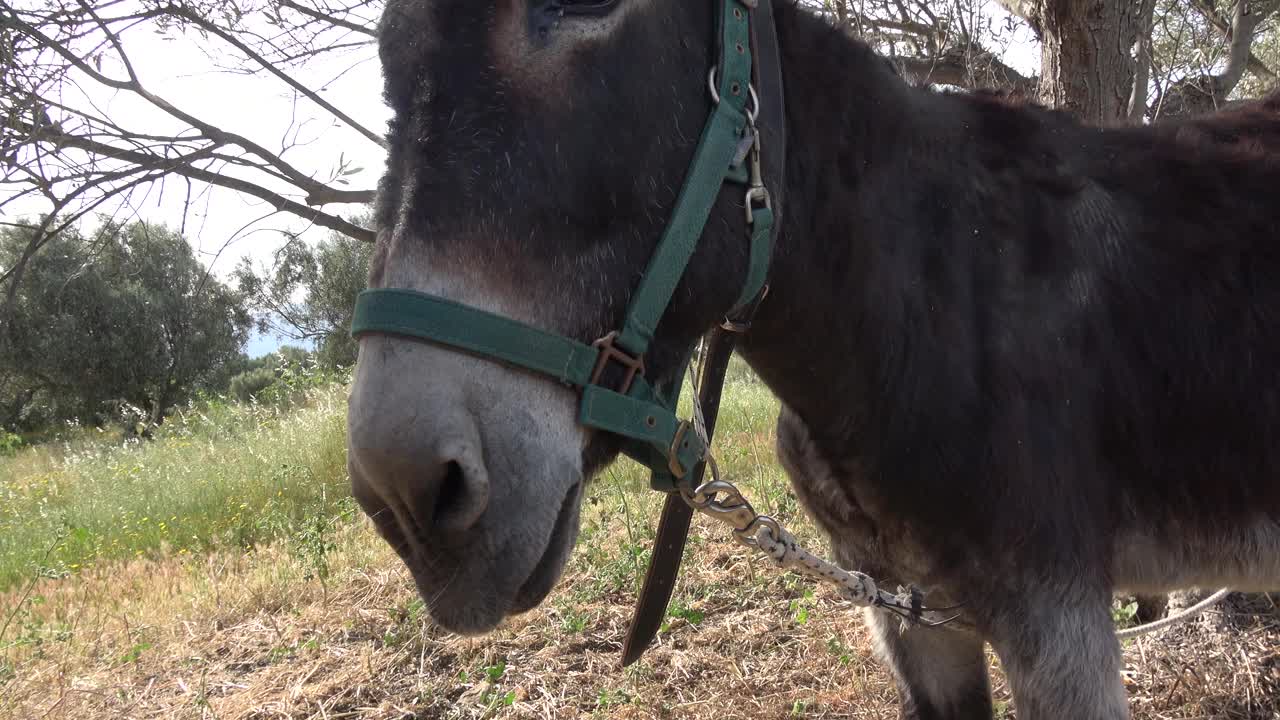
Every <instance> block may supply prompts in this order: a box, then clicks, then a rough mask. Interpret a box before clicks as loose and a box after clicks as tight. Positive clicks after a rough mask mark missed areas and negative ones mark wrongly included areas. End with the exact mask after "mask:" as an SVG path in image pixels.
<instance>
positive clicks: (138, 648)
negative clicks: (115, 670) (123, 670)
mask: <svg viewBox="0 0 1280 720" xmlns="http://www.w3.org/2000/svg"><path fill="white" fill-rule="evenodd" d="M150 649H151V643H148V642H143V643H136V644H134V646H133V647H131V648H129V651H128V652H126V653H125V654H124V655H121V656H120V664H121V665H128V664H130V663H136V662H138V660H140V659H141V658H142V653H144V652H146V651H147V650H150Z"/></svg>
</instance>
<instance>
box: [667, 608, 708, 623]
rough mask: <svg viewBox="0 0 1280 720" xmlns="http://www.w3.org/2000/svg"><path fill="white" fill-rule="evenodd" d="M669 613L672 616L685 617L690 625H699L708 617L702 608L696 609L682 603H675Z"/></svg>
mask: <svg viewBox="0 0 1280 720" xmlns="http://www.w3.org/2000/svg"><path fill="white" fill-rule="evenodd" d="M667 614H668V615H670V616H671V617H675V618H683V619H684V620H685V621H686V622H688V623H689V624H690V625H697V624H699V623H701V622H702V620H703V618H704V617H706V613H704V612H702V611H701V610H694V609H692V608H689V607H687V606H685V605H683V604H680V603H677V604H675V605H673V606H672V608H671V610H670V611H669V612H668V613H667Z"/></svg>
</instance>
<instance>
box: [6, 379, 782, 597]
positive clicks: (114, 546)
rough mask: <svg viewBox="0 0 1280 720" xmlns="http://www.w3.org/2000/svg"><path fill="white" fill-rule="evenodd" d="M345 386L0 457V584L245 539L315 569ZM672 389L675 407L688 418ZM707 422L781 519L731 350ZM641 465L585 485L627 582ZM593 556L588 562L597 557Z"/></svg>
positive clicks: (342, 459)
mask: <svg viewBox="0 0 1280 720" xmlns="http://www.w3.org/2000/svg"><path fill="white" fill-rule="evenodd" d="M346 393H347V386H346V385H345V384H342V383H332V384H329V385H325V386H321V387H316V388H312V389H310V390H306V391H305V392H303V393H302V394H301V395H299V397H298V398H296V399H295V402H291V403H283V402H282V403H278V404H264V405H258V404H250V405H244V404H237V403H228V402H226V401H222V400H212V401H204V402H201V403H197V404H193V405H192V406H191V407H189V408H186V409H185V410H183V411H182V412H180V413H178V414H177V415H175V416H174V417H172V418H171V419H169V420H168V421H167V422H166V423H165V424H164V425H163V426H162V428H161V430H160V432H159V434H158V436H157V438H155V439H154V440H151V441H136V440H135V441H125V440H122V439H121V438H120V436H119V435H118V434H114V433H109V432H104V433H97V432H96V431H93V430H85V429H73V430H72V431H70V432H66V433H63V437H62V438H61V439H60V440H58V441H56V442H49V443H45V444H42V445H37V446H34V447H27V448H23V449H21V450H18V451H17V452H16V454H14V455H12V456H10V457H0V592H3V591H4V590H7V589H11V588H13V587H15V586H19V585H21V584H22V583H24V582H25V581H28V580H30V579H31V578H33V577H36V576H40V577H60V576H64V575H67V574H72V573H76V572H78V571H79V570H81V569H83V568H86V567H88V566H90V565H92V564H94V563H98V562H101V561H109V560H117V559H124V558H129V557H137V556H146V555H154V556H156V557H159V556H161V555H165V554H187V553H201V552H204V551H207V550H210V549H215V548H226V547H244V548H249V547H253V546H255V545H258V544H260V543H264V542H269V541H274V540H279V539H288V540H289V541H290V542H291V543H293V544H295V545H298V546H299V549H300V551H301V552H303V553H304V554H306V555H307V556H308V557H312V558H314V561H315V572H316V574H317V575H318V576H320V577H321V579H323V577H324V573H325V570H324V557H325V554H326V552H327V551H328V547H327V545H326V540H325V538H326V533H327V532H328V529H329V528H330V527H331V526H332V524H333V523H335V522H340V521H341V520H342V519H344V518H350V517H352V516H353V514H354V505H353V503H352V500H351V498H350V489H349V487H348V484H347V475H346V447H345V418H346ZM691 395H692V394H691V392H690V391H689V390H688V388H687V387H686V390H685V392H684V393H683V395H682V398H681V404H680V413H681V416H682V417H690V416H691V413H692V402H691ZM724 398H725V401H724V403H723V405H722V407H721V412H720V418H719V421H718V423H717V428H716V441H715V445H714V446H715V449H716V458H717V461H718V464H719V467H720V469H721V471H722V473H723V476H724V477H725V479H729V480H732V481H733V482H735V483H737V484H738V485H739V487H740V488H741V489H742V490H743V492H744V493H747V495H748V497H749V498H750V500H751V502H752V503H753V505H754V506H755V508H756V510H757V512H761V513H770V514H775V515H779V516H781V517H792V516H793V515H794V514H795V511H796V509H797V508H796V505H795V501H794V498H793V497H792V496H791V495H790V493H789V492H788V491H787V483H786V481H785V478H784V477H783V475H782V471H781V469H780V468H779V467H778V465H777V464H776V463H775V462H774V461H773V446H772V430H773V424H774V421H775V419H776V417H777V412H778V404H777V401H776V400H775V399H774V397H773V396H772V394H770V392H769V391H768V389H767V388H766V387H765V386H764V385H763V384H762V383H760V382H759V381H758V380H756V379H755V377H754V376H753V375H752V374H751V373H750V371H749V370H748V369H747V368H746V365H745V364H744V363H742V361H741V360H740V359H738V358H734V361H733V364H732V365H731V368H730V373H729V379H728V382H727V384H726V388H725V393H724ZM647 488H648V471H647V470H646V469H645V468H643V467H641V466H639V465H637V464H636V463H633V462H631V461H629V460H626V459H623V460H620V461H619V462H617V463H615V464H614V465H613V466H612V467H610V468H609V469H608V470H606V472H605V473H604V475H603V476H602V477H601V478H600V479H599V481H597V482H596V483H594V484H593V485H592V489H591V492H592V498H593V502H595V503H597V504H599V503H604V507H602V508H601V510H602V512H601V513H599V514H598V515H594V516H593V514H588V517H592V520H589V521H588V522H587V527H586V528H584V535H585V537H586V538H589V537H590V536H591V535H592V533H593V531H598V530H600V529H602V528H603V526H604V525H606V524H612V523H615V522H621V523H625V526H626V528H627V543H626V547H622V548H610V550H611V551H613V552H612V553H611V554H613V555H614V557H613V558H611V559H610V560H611V561H610V562H609V563H607V565H608V566H609V567H611V568H612V571H613V572H615V573H616V574H617V575H618V576H619V577H627V578H630V579H631V580H632V581H633V582H636V583H638V582H639V581H640V579H641V578H642V577H643V571H644V567H645V564H646V563H647V562H648V552H649V545H650V540H652V536H653V527H654V523H655V522H656V516H657V511H658V508H659V507H660V503H661V501H662V496H661V495H660V494H658V493H650V492H644V491H645V490H646V489H647ZM600 559H602V558H597V560H600Z"/></svg>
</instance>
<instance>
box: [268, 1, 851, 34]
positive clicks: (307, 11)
mask: <svg viewBox="0 0 1280 720" xmlns="http://www.w3.org/2000/svg"><path fill="white" fill-rule="evenodd" d="M841 1H842V2H843V0H841ZM280 7H287V8H289V9H290V10H296V11H297V12H300V13H302V14H303V15H306V16H307V17H311V18H315V19H316V20H322V21H324V22H327V23H329V24H330V25H333V26H335V27H340V28H346V29H347V30H350V31H352V32H358V33H364V34H365V35H368V36H369V37H377V36H378V35H377V33H376V32H374V30H373V29H372V28H368V27H364V26H361V25H357V24H355V23H353V22H350V21H347V20H344V19H342V18H339V17H336V16H334V15H327V14H325V13H322V12H320V11H318V10H312V9H311V8H309V7H304V6H302V5H299V4H298V3H296V2H293V0H281V1H280Z"/></svg>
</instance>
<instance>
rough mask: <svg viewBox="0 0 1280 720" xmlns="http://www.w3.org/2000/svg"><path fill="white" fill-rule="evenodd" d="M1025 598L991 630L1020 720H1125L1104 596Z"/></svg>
mask: <svg viewBox="0 0 1280 720" xmlns="http://www.w3.org/2000/svg"><path fill="white" fill-rule="evenodd" d="M1093 595H1096V597H1091V598H1089V599H1081V598H1080V597H1079V596H1076V597H1070V596H1058V597H1047V596H1044V595H1040V596H1038V597H1034V598H1033V597H1024V598H1022V600H1023V601H1024V604H1022V605H1021V606H1020V608H1017V609H1015V610H1014V612H1012V613H1002V615H1003V616H1004V620H1003V621H1002V622H999V623H996V624H995V625H994V626H993V628H992V637H991V644H992V646H993V647H994V648H995V650H996V653H997V654H998V655H999V656H1000V661H1001V664H1002V665H1003V666H1004V670H1005V674H1006V675H1007V676H1008V678H1009V686H1010V689H1011V690H1012V691H1013V706H1014V710H1015V712H1016V713H1017V715H1018V720H1067V719H1068V718H1069V719H1070V720H1127V718H1128V717H1129V705H1128V700H1127V698H1126V694H1125V690H1124V683H1123V682H1122V680H1121V677H1120V670H1121V666H1122V662H1123V659H1122V657H1121V652H1120V643H1119V641H1118V640H1116V637H1115V627H1114V626H1113V625H1112V619H1111V613H1110V606H1109V603H1108V602H1107V601H1106V596H1105V595H1103V594H1102V593H1093Z"/></svg>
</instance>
